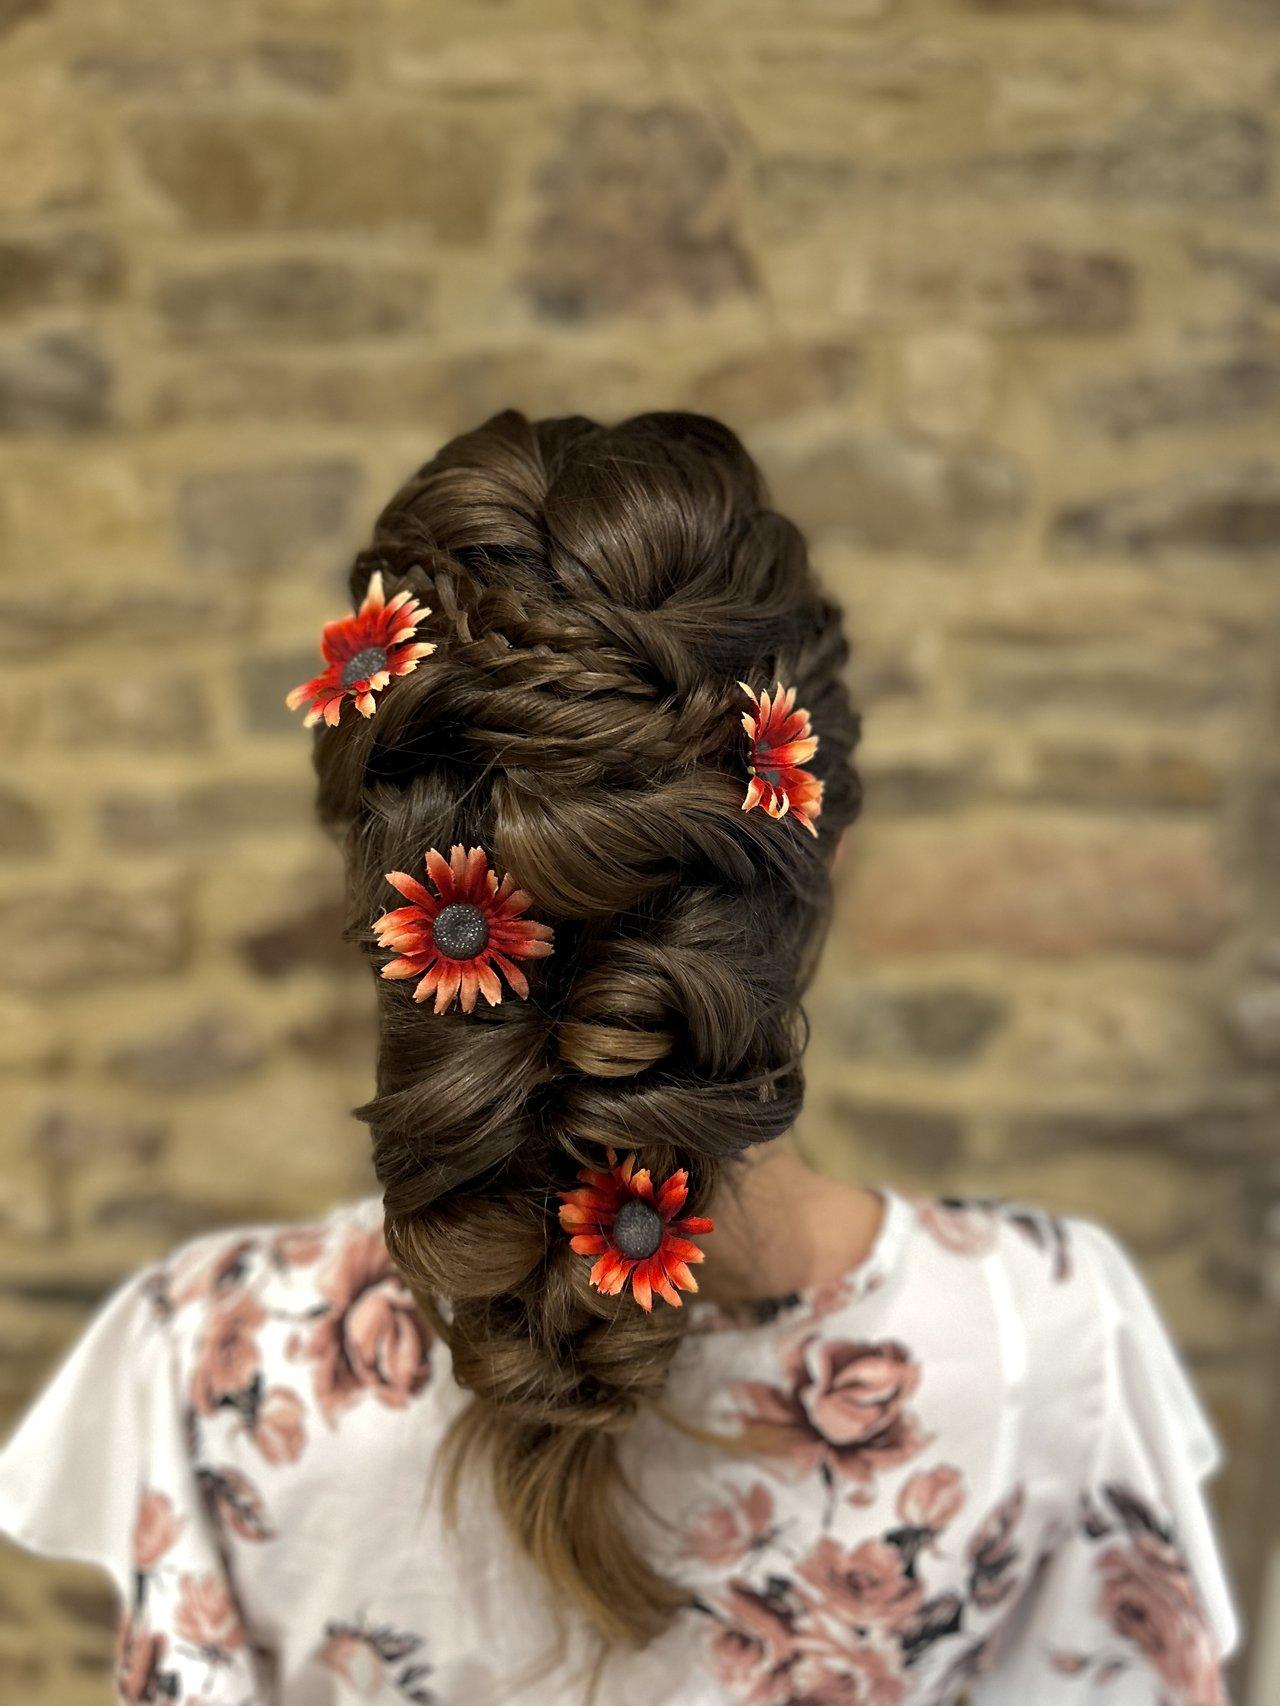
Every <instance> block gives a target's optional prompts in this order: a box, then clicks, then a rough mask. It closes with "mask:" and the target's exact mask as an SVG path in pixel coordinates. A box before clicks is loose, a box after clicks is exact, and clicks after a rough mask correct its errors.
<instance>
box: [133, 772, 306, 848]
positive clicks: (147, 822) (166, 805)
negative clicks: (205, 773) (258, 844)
mask: <svg viewBox="0 0 1280 1706" xmlns="http://www.w3.org/2000/svg"><path fill="white" fill-rule="evenodd" d="M310 804H311V789H310V785H309V783H308V781H307V779H306V777H305V776H303V775H299V777H298V779H297V781H296V782H294V783H291V784H289V785H282V784H280V783H275V782H254V781H238V782H221V783H211V784H209V785H208V786H202V787H196V788H190V789H186V790H181V791H179V790H177V789H173V788H170V789H168V790H166V791H165V792H163V793H155V792H153V793H140V792H128V793H125V792H121V793H117V794H111V795H108V797H107V798H106V799H105V800H104V801H103V802H102V810H101V822H102V833H103V835H104V836H105V837H106V839H107V840H108V841H109V842H111V843H112V844H114V845H115V846H117V847H128V848H166V847H205V846H211V845H213V844H215V843H219V842H222V841H226V840H228V839H231V838H234V837H237V836H244V835H255V834H262V833H270V832H271V831H272V830H279V829H281V828H291V827H294V826H298V825H301V824H303V823H305V822H306V819H307V813H308V812H309V810H310Z"/></svg>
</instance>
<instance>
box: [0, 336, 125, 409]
mask: <svg viewBox="0 0 1280 1706" xmlns="http://www.w3.org/2000/svg"><path fill="white" fill-rule="evenodd" d="M112 393H113V379H112V371H111V365H110V363H109V362H108V360H107V358H106V356H105V355H104V354H103V352H102V350H101V348H100V347H99V345H98V342H97V340H96V339H95V338H93V337H91V336H89V335H88V334H85V333H80V332H44V333H41V334H39V335H38V336H36V337H31V338H25V339H23V340H21V341H19V342H10V343H8V344H7V345H5V346H4V347H2V348H0V432H7V433H45V432H47V433H81V432H92V431H95V430H96V429H98V428H100V427H103V426H105V425H106V424H107V422H108V420H109V419H110V417H111V407H112Z"/></svg>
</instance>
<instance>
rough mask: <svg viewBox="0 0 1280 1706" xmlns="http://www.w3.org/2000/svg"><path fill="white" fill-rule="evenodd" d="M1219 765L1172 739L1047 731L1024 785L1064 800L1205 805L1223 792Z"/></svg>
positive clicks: (1036, 794)
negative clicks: (1122, 738) (1118, 739)
mask: <svg viewBox="0 0 1280 1706" xmlns="http://www.w3.org/2000/svg"><path fill="white" fill-rule="evenodd" d="M1222 785H1223V777H1222V772H1221V768H1220V766H1219V765H1217V764H1215V763H1214V762H1213V761H1212V760H1211V759H1210V758H1209V757H1208V756H1207V755H1206V754H1205V753H1204V752H1203V751H1200V750H1197V749H1196V748H1195V747H1193V746H1190V745H1186V746H1179V745H1174V744H1173V743H1171V742H1169V741H1156V740H1147V741H1135V740H1131V741H1127V742H1125V743H1124V744H1121V743H1119V742H1115V741H1109V740H1102V739H1088V738H1085V737H1071V736H1062V737H1058V738H1051V737H1048V736H1045V737H1043V738H1041V739H1039V740H1036V741H1035V742H1033V744H1032V746H1031V749H1030V753H1029V765H1028V775H1027V778H1026V783H1025V786H1024V788H1023V789H1022V790H1020V791H1022V792H1024V793H1025V794H1026V795H1027V796H1029V797H1030V798H1032V799H1037V800H1051V801H1054V802H1061V803H1063V804H1070V805H1080V806H1095V807H1101V808H1105V809H1108V810H1109V809H1112V808H1115V807H1120V808H1125V807H1134V808H1143V807H1154V808H1156V809H1162V808H1163V809H1169V810H1173V811H1177V810H1205V809H1206V808H1208V807H1211V806H1213V805H1214V804H1216V802H1217V801H1218V800H1219V798H1220V797H1221V794H1222Z"/></svg>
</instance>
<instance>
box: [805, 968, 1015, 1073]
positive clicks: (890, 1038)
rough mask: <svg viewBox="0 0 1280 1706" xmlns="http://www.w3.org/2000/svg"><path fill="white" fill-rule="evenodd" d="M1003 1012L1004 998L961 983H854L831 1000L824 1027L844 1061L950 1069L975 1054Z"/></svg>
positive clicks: (1006, 1007)
mask: <svg viewBox="0 0 1280 1706" xmlns="http://www.w3.org/2000/svg"><path fill="white" fill-rule="evenodd" d="M1007 1010H1008V1002H1007V1001H1006V999H1005V997H1004V996H1003V995H1001V994H999V993H997V992H995V991H991V990H985V989H971V988H968V987H966V986H965V985H963V984H939V985H928V986H926V987H924V988H907V989H892V988H887V987H882V986H877V985H874V984H871V985H863V984H854V985H852V986H851V987H849V988H848V989H847V990H841V991H838V992H837V993H836V994H835V995H834V996H833V998H832V1001H831V1013H830V1021H829V1022H830V1024H831V1026H832V1028H833V1030H834V1031H835V1033H836V1036H837V1037H838V1039H839V1043H840V1047H841V1049H842V1051H843V1053H844V1054H845V1055H846V1056H847V1057H848V1058H851V1059H855V1060H856V1059H860V1058H865V1059H869V1060H879V1061H888V1062H893V1061H910V1062H926V1063H929V1064H938V1065H948V1066H949V1065H953V1064H955V1063H957V1062H962V1061H970V1060H972V1059H974V1058H975V1057H976V1056H977V1055H979V1054H980V1053H981V1052H982V1051H983V1049H984V1048H985V1047H986V1045H987V1043H988V1042H989V1041H990V1040H991V1038H992V1036H993V1035H994V1034H995V1032H996V1031H997V1029H998V1028H999V1027H1000V1025H1001V1024H1002V1023H1003V1021H1004V1019H1005V1016H1006V1013H1007Z"/></svg>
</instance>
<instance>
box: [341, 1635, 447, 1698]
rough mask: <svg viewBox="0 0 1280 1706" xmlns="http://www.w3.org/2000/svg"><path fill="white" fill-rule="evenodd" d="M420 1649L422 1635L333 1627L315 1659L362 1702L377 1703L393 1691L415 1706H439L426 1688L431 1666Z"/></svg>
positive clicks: (433, 1695) (398, 1696) (429, 1689)
mask: <svg viewBox="0 0 1280 1706" xmlns="http://www.w3.org/2000/svg"><path fill="white" fill-rule="evenodd" d="M421 1649H422V1637H421V1636H420V1635H406V1634H401V1633H398V1632H397V1631H396V1630H394V1629H391V1628H389V1627H387V1626H386V1625H385V1624H384V1625H381V1626H379V1627H368V1626H366V1625H364V1624H361V1623H330V1624H329V1625H328V1626H327V1627H326V1629H325V1642H324V1645H323V1646H322V1647H321V1648H320V1649H319V1651H318V1652H317V1654H316V1659H317V1662H318V1663H320V1664H322V1665H323V1666H324V1667H325V1669H326V1670H330V1671H332V1672H333V1674H334V1675H335V1676H340V1677H341V1678H342V1680H343V1681H344V1682H345V1683H346V1684H347V1687H348V1688H350V1689H351V1690H352V1692H353V1693H355V1694H356V1695H357V1696H358V1697H359V1698H360V1699H361V1700H373V1699H376V1698H378V1697H379V1696H380V1695H381V1694H382V1691H383V1689H384V1688H387V1687H391V1688H394V1690H395V1692H396V1696H397V1698H398V1699H400V1700H403V1701H407V1702H411V1703H412V1706H436V1696H435V1694H434V1693H433V1692H432V1690H431V1688H430V1687H429V1686H428V1685H427V1679H428V1678H429V1677H430V1675H431V1666H430V1665H428V1664H424V1663H423V1662H422V1659H421Z"/></svg>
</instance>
